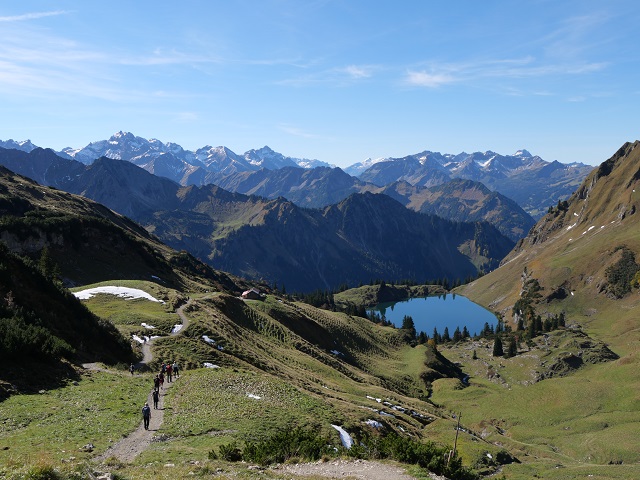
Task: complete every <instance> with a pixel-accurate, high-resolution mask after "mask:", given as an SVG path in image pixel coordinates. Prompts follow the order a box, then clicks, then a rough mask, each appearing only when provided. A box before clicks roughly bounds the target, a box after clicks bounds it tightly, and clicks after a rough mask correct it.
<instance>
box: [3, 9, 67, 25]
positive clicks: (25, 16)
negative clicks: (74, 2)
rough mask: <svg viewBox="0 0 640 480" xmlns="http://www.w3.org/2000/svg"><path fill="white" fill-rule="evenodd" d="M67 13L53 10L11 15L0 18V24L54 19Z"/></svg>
mask: <svg viewBox="0 0 640 480" xmlns="http://www.w3.org/2000/svg"><path fill="white" fill-rule="evenodd" d="M67 13H69V12H67V11H65V10H55V11H52V12H33V13H24V14H22V15H12V16H8V17H0V22H24V21H27V20H37V19H38V18H45V17H55V16H58V15H65V14H67Z"/></svg>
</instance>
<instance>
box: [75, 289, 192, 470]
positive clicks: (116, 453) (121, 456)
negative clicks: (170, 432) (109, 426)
mask: <svg viewBox="0 0 640 480" xmlns="http://www.w3.org/2000/svg"><path fill="white" fill-rule="evenodd" d="M189 304H191V300H189V301H188V302H187V303H185V304H184V305H182V306H181V307H180V308H178V309H177V310H176V313H177V314H178V317H180V320H182V328H181V329H180V330H179V331H177V332H175V333H173V332H172V333H171V336H175V335H179V334H180V333H182V332H183V331H184V330H185V329H186V328H187V327H188V325H189V319H188V318H187V317H186V315H185V314H184V309H185V308H186V307H187V305H189ZM152 343H153V340H151V341H149V342H145V343H144V344H143V345H142V355H143V357H142V361H141V362H138V367H140V366H142V365H147V364H149V363H150V362H151V360H153V354H152V352H151V344H152ZM89 366H90V364H87V365H86V367H88V368H90V367H89ZM149 380H150V382H149V388H150V389H151V391H150V392H149V395H148V396H147V402H148V403H149V405H150V406H151V420H150V422H149V430H145V429H144V425H143V423H142V406H143V405H140V409H139V410H140V425H139V426H138V428H137V429H136V430H135V431H133V432H132V433H131V434H130V435H128V436H126V437H125V438H123V439H122V440H120V441H119V442H117V443H116V444H115V445H112V446H111V447H109V448H108V449H107V451H106V452H104V453H103V454H102V455H98V456H97V457H95V458H94V461H96V462H103V461H105V460H106V459H108V458H112V457H115V458H117V459H118V460H119V461H121V462H123V463H129V462H132V461H133V460H134V459H135V458H136V457H137V456H138V455H139V454H140V453H142V452H143V451H144V450H145V449H146V448H147V447H148V446H149V445H150V444H151V442H152V441H153V437H154V436H155V435H157V433H158V431H159V430H160V427H161V426H162V423H163V421H164V412H165V405H164V400H165V396H166V394H167V391H168V390H169V389H170V388H173V386H174V385H175V383H176V381H179V378H178V379H176V378H175V377H174V379H173V381H172V382H168V381H167V380H166V379H165V382H164V387H163V388H161V389H160V399H159V401H158V408H157V409H154V408H153V397H152V393H153V390H152V386H153V384H152V383H151V378H150V379H149Z"/></svg>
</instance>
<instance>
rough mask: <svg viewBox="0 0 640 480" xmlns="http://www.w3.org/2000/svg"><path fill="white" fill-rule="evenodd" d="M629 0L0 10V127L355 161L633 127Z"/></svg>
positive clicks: (49, 143)
mask: <svg viewBox="0 0 640 480" xmlns="http://www.w3.org/2000/svg"><path fill="white" fill-rule="evenodd" d="M639 5H640V4H638V2H637V0H608V1H606V2H602V1H600V0H598V1H592V0H562V1H558V0H530V1H524V0H523V1H493V0H483V1H477V0H469V1H444V0H443V1H439V0H415V1H396V2H392V1H378V0H354V1H349V0H336V1H331V0H315V1H304V0H253V1H244V0H234V1H231V0H225V1H214V0H210V1H206V0H203V1H190V0H185V1H182V2H168V1H158V0H155V1H146V0H140V1H130V0H129V1H113V0H111V1H109V2H87V1H50V0H47V1H32V0H22V1H21V2H2V4H0V105H1V107H0V108H1V110H0V111H1V112H2V115H0V139H2V140H7V139H9V138H12V139H14V140H24V139H27V138H29V139H31V140H32V141H33V142H34V143H35V144H36V145H40V146H45V147H52V148H55V149H62V148H64V147H67V146H71V147H83V146H85V145H87V144H88V143H89V142H91V141H96V140H102V139H106V138H108V137H109V136H111V135H112V134H113V133H115V132H117V131H119V130H124V131H130V132H132V133H134V134H136V135H139V136H141V137H144V138H157V139H159V140H161V141H163V142H175V143H178V144H180V145H182V146H183V147H185V148H187V149H192V150H193V149H196V148H199V147H202V146H205V145H212V146H218V145H224V146H227V147H229V148H230V149H231V150H233V151H235V152H237V153H243V152H244V151H246V150H249V149H251V148H260V147H262V146H264V145H268V146H270V147H271V148H273V149H274V150H276V151H278V152H281V153H283V154H285V155H289V156H294V157H303V158H312V159H318V160H323V161H326V162H329V163H333V164H335V165H338V166H342V167H346V166H348V165H350V164H353V163H355V162H358V161H361V160H364V159H366V158H368V157H372V158H377V157H390V156H392V157H401V156H405V155H409V154H413V153H418V152H420V151H423V150H432V151H439V152H442V153H459V152H462V151H466V152H473V151H485V150H493V151H496V152H498V153H503V154H510V153H514V152H515V151H516V150H518V149H521V148H526V149H528V150H529V151H531V152H532V153H534V154H538V155H540V156H541V157H542V158H544V159H545V160H548V161H551V160H559V161H561V162H565V163H569V162H573V161H581V162H584V163H590V164H594V165H595V164H599V163H601V162H602V161H604V160H606V159H607V158H609V156H611V155H612V154H613V153H614V152H615V151H616V150H617V149H618V148H619V147H620V146H621V145H622V144H623V143H624V142H625V141H633V140H636V139H638V138H640V134H639V133H638V127H639V125H640V122H639V121H638V116H637V113H638V110H639V109H638V106H639V103H640V48H639V46H640V28H638V27H639V26H640V6H639Z"/></svg>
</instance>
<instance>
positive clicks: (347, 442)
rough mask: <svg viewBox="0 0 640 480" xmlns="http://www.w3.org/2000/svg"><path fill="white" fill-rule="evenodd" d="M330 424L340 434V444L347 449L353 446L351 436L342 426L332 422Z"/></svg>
mask: <svg viewBox="0 0 640 480" xmlns="http://www.w3.org/2000/svg"><path fill="white" fill-rule="evenodd" d="M331 426H332V427H333V428H335V429H336V430H337V431H338V433H339V434H340V441H341V442H342V446H343V447H344V448H347V449H349V448H351V447H352V446H353V438H351V435H349V434H348V433H347V431H346V430H345V429H344V428H342V427H340V426H338V425H334V424H333V423H332V424H331Z"/></svg>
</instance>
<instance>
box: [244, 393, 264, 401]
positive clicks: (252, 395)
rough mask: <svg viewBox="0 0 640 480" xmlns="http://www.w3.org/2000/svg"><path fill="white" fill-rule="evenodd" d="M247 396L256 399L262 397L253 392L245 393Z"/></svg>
mask: <svg viewBox="0 0 640 480" xmlns="http://www.w3.org/2000/svg"><path fill="white" fill-rule="evenodd" d="M247 397H249V398H254V399H256V400H260V399H261V398H262V397H261V396H260V395H254V394H253V393H247Z"/></svg>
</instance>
